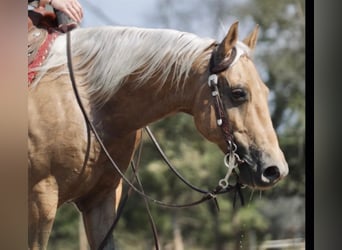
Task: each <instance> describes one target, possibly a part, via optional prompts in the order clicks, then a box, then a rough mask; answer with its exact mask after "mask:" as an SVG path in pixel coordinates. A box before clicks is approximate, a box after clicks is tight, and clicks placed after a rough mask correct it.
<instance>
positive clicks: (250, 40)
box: [243, 25, 259, 50]
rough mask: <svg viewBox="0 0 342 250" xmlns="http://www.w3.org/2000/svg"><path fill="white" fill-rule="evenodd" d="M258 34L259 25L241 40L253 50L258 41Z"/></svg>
mask: <svg viewBox="0 0 342 250" xmlns="http://www.w3.org/2000/svg"><path fill="white" fill-rule="evenodd" d="M258 33H259V25H256V26H255V27H254V29H253V31H252V32H251V33H250V34H249V35H248V36H247V37H246V38H245V39H244V40H243V43H244V44H246V45H247V46H248V47H249V48H250V49H251V50H254V48H255V45H256V43H257V40H258Z"/></svg>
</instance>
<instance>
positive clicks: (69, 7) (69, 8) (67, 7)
mask: <svg viewBox="0 0 342 250" xmlns="http://www.w3.org/2000/svg"><path fill="white" fill-rule="evenodd" d="M50 5H51V6H52V7H54V8H55V9H57V10H60V11H62V12H64V13H65V14H67V15H68V16H69V17H70V18H71V19H73V20H74V21H76V22H77V23H80V22H81V21H82V18H83V9H82V6H81V4H80V3H79V2H78V0H51V1H50Z"/></svg>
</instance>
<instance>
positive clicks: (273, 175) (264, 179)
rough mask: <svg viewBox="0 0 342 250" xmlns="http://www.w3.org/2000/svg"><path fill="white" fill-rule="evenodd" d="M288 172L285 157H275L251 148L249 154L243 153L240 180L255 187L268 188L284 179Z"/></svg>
mask: <svg viewBox="0 0 342 250" xmlns="http://www.w3.org/2000/svg"><path fill="white" fill-rule="evenodd" d="M240 156H241V155H240ZM288 172H289V170H288V165H287V163H286V161H285V159H284V158H281V159H274V158H272V157H270V156H269V155H268V154H267V153H263V152H260V151H256V150H250V152H249V153H248V154H243V155H242V163H241V164H240V165H239V182H240V183H241V184H245V185H248V186H249V187H251V188H255V189H268V188H271V187H273V186H274V185H275V184H276V183H278V182H279V181H280V180H281V179H283V178H284V177H285V176H286V175H287V174H288Z"/></svg>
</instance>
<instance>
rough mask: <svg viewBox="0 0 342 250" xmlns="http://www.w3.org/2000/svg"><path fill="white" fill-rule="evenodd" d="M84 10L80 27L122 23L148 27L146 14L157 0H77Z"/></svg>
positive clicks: (151, 9) (151, 10) (150, 11)
mask: <svg viewBox="0 0 342 250" xmlns="http://www.w3.org/2000/svg"><path fill="white" fill-rule="evenodd" d="M79 1H80V3H81V5H82V6H83V10H84V20H83V22H82V24H81V26H82V27H94V26H103V25H124V26H139V27H149V26H151V25H150V22H149V21H148V18H147V16H148V14H149V13H152V12H153V11H154V10H155V8H156V7H155V6H156V2H157V1H158V0H79Z"/></svg>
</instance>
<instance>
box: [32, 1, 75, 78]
mask: <svg viewBox="0 0 342 250" xmlns="http://www.w3.org/2000/svg"><path fill="white" fill-rule="evenodd" d="M73 28H75V26H73V25H68V24H61V25H59V26H58V21H57V17H56V14H55V13H54V12H52V11H48V10H46V9H45V8H43V7H36V8H34V9H32V10H29V11H28V27H27V29H28V45H27V57H28V68H29V72H28V81H29V83H31V82H32V80H33V79H34V77H35V74H36V72H34V71H32V68H35V67H37V66H40V65H41V63H42V62H43V61H44V59H45V58H46V56H47V54H48V53H49V48H50V46H51V44H52V43H53V41H54V40H55V39H56V37H57V36H58V35H59V34H61V33H66V32H68V31H69V30H71V29H73Z"/></svg>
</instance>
